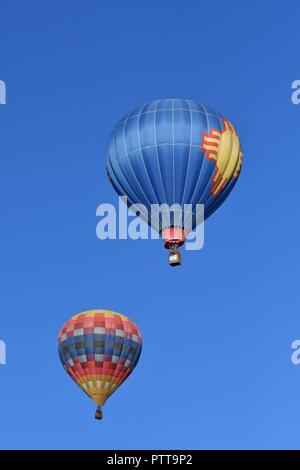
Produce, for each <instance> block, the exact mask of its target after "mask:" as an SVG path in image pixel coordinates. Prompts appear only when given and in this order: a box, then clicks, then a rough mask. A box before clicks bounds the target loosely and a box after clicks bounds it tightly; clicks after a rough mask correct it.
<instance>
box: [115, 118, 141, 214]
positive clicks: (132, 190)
mask: <svg viewBox="0 0 300 470" xmlns="http://www.w3.org/2000/svg"><path fill="white" fill-rule="evenodd" d="M127 116H129V114H128V115H127ZM126 122H127V121H124V124H123V138H124V147H125V151H127V146H126V140H125V125H126ZM113 142H114V147H115V148H114V151H115V154H116V155H117V152H116V132H114V134H113ZM126 156H127V154H126V155H125V157H126ZM127 158H128V160H129V157H128V156H127ZM116 165H118V167H119V170H120V172H121V173H122V175H123V177H124V179H125V180H126V182H127V185H128V186H129V188H130V189H131V192H132V193H133V195H134V196H135V199H136V201H135V202H133V203H134V204H137V203H138V201H139V197H138V196H137V194H136V192H135V190H134V189H133V188H132V185H131V183H130V181H129V180H128V178H127V175H126V173H124V171H123V169H122V167H121V165H120V163H119V158H116ZM130 167H131V165H130ZM112 168H113V165H112ZM121 187H122V188H123V192H124V195H126V193H127V191H126V190H125V188H124V187H123V185H121ZM130 199H131V197H130ZM146 199H147V198H146ZM143 213H144V218H145V219H147V214H145V212H144V210H143Z"/></svg>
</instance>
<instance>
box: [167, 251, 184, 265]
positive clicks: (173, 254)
mask: <svg viewBox="0 0 300 470" xmlns="http://www.w3.org/2000/svg"><path fill="white" fill-rule="evenodd" d="M169 265H170V266H180V265H181V254H180V253H179V251H177V250H176V251H174V250H170V254H169Z"/></svg>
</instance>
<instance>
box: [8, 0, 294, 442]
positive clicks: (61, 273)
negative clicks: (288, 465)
mask: <svg viewBox="0 0 300 470" xmlns="http://www.w3.org/2000/svg"><path fill="white" fill-rule="evenodd" d="M299 14H300V5H299V2H297V1H296V0H295V1H285V2H281V4H280V5H279V4H276V5H275V2H272V1H270V0H269V1H265V2H261V1H252V2H251V3H248V4H245V2H240V1H237V0H235V1H232V0H228V1H227V2H224V1H222V0H215V1H214V2H208V1H200V0H190V1H189V2H183V1H179V0H172V1H169V0H163V1H162V0H160V1H155V0H152V1H151V2H146V1H137V0H134V1H133V0H128V1H127V2H122V1H113V0H112V1H110V2H101V1H96V0H87V1H85V2H82V1H79V0H72V1H71V0H64V1H58V0H53V1H43V2H39V1H37V0H27V1H26V2H20V1H16V0H2V1H1V4H0V57H1V63H0V79H1V80H5V82H6V84H7V104H6V105H5V106H0V128H1V138H0V155H1V172H0V181H1V184H0V188H1V198H0V211H1V222H2V223H1V245H0V251H1V264H0V266H1V268H0V269H1V296H0V339H2V340H5V342H6V344H7V365H5V366H1V365H0V384H1V385H0V416H1V443H0V447H1V448H4V449H15V448H19V449H76V448H79V449H151V448H156V449H163V448H167V449H184V448H191V449H263V448H269V449H277V448H280V449H288V448H292V449H299V448H300V438H299V429H298V428H299V426H298V423H299V420H300V401H299V390H300V366H298V367H296V366H294V365H292V363H291V361H290V356H291V353H292V350H291V342H292V341H293V340H294V339H299V338H300V319H299V308H300V305H299V304H300V300H299V270H300V268H299V261H298V260H299V255H300V246H299V234H298V232H299V227H300V225H299V221H298V214H299V209H298V207H299V197H300V196H299V189H298V188H299V181H298V175H299V171H300V160H299V151H300V144H299V138H298V136H299V122H300V106H294V105H292V103H291V88H290V86H291V82H292V81H293V80H296V79H299V78H300V77H299V60H298V53H299V42H300V36H299V20H298V18H299ZM164 97H182V98H190V99H195V100H199V101H203V102H205V103H207V104H209V105H211V106H212V107H214V108H216V109H217V110H218V111H220V112H221V113H223V114H224V115H225V116H227V117H228V118H230V119H231V120H232V122H233V123H234V124H235V126H236V127H237V129H238V132H239V134H240V138H241V141H242V144H243V150H244V165H243V169H242V173H241V176H240V179H239V182H238V184H237V185H236V187H235V188H234V191H233V192H232V194H231V195H230V197H229V199H228V200H227V202H226V203H225V204H224V205H223V206H222V207H221V208H220V209H219V210H218V211H217V213H215V214H214V216H213V217H211V219H210V220H209V221H208V222H207V223H206V227H205V237H206V238H205V247H204V249H203V250H202V251H198V252H192V251H184V252H183V257H184V264H183V265H182V267H180V268H176V269H171V268H170V267H169V266H168V264H167V252H166V251H164V250H163V249H162V244H161V242H160V241H130V240H128V241H123V240H120V241H113V240H111V241H100V240H98V239H97V238H96V234H95V229H96V223H97V218H96V215H95V213H96V207H97V206H98V205H99V204H100V203H102V202H113V203H117V196H116V194H115V193H114V192H113V190H112V188H111V186H110V184H109V182H108V181H107V178H106V175H105V171H104V164H105V143H106V140H107V138H108V135H109V132H110V130H111V128H112V126H113V125H114V123H115V122H116V121H117V120H118V119H119V118H120V117H122V116H123V115H124V114H125V113H126V112H127V111H129V110H130V109H132V108H134V107H135V106H138V105H140V104H143V103H144V102H147V101H150V100H152V99H157V98H164ZM101 307H102V308H111V309H114V310H117V311H120V312H122V313H124V314H126V315H128V316H129V317H131V318H132V319H133V320H134V321H135V322H136V323H137V324H138V325H139V327H140V329H141V331H142V334H143V341H144V348H143V352H142V356H141V359H140V362H139V365H138V367H137V368H136V370H135V372H134V373H133V374H132V376H131V377H130V378H129V380H128V381H127V382H126V383H125V384H124V385H123V386H122V388H120V389H119V390H118V391H117V392H116V393H115V394H114V395H113V396H112V397H111V398H110V399H109V401H108V402H107V404H106V406H105V409H104V420H103V421H102V422H97V421H95V420H94V419H93V414H94V408H95V407H94V405H93V403H92V401H90V400H88V398H87V397H86V396H85V395H84V394H83V393H82V392H81V391H80V390H79V388H77V387H76V386H75V385H74V384H73V382H72V381H71V380H70V379H69V377H68V376H67V375H66V374H65V372H64V370H63V368H62V367H61V365H60V362H59V359H58V355H57V344H56V341H57V333H58V331H59V329H60V327H61V325H62V324H63V322H64V321H65V320H66V319H68V318H69V317H70V316H72V315H73V314H75V313H78V312H80V311H82V310H85V309H89V308H101Z"/></svg>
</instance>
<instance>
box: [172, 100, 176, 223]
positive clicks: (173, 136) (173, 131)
mask: <svg viewBox="0 0 300 470" xmlns="http://www.w3.org/2000/svg"><path fill="white" fill-rule="evenodd" d="M174 144H175V128H174V100H172V150H173V155H172V156H173V205H174V204H175V146H174ZM175 222H176V220H175V216H174V225H175Z"/></svg>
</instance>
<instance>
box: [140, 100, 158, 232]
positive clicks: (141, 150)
mask: <svg viewBox="0 0 300 470" xmlns="http://www.w3.org/2000/svg"><path fill="white" fill-rule="evenodd" d="M145 106H146V105H144V106H142V107H141V110H140V113H139V115H138V143H139V147H140V153H141V156H142V161H143V164H144V168H145V172H146V175H147V178H148V181H149V183H150V187H151V190H152V193H153V195H154V198H155V200H156V202H157V204H158V205H159V202H158V198H157V196H156V194H155V191H154V187H153V185H152V182H151V179H150V176H149V173H148V170H147V166H146V163H145V159H144V154H143V149H142V146H141V136H140V118H141V115H142V109H143V108H144V107H145ZM149 217H150V219H149V220H150V221H151V218H152V211H151V204H150V214H149ZM153 220H156V217H155V216H154V217H153ZM157 222H158V226H159V215H158V219H157Z"/></svg>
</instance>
